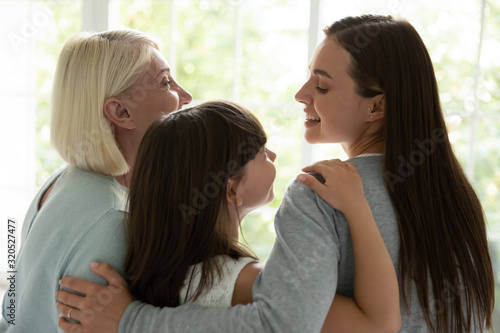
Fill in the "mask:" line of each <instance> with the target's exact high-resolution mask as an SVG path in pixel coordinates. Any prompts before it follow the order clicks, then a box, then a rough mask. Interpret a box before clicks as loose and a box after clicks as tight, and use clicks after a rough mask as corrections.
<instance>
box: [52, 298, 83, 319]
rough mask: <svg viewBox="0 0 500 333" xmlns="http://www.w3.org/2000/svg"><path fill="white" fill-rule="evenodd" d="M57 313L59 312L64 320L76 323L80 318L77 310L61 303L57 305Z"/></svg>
mask: <svg viewBox="0 0 500 333" xmlns="http://www.w3.org/2000/svg"><path fill="white" fill-rule="evenodd" d="M57 312H59V313H60V314H61V315H62V316H63V317H64V318H69V319H73V320H78V321H80V318H81V315H80V310H79V309H77V308H75V307H72V306H69V305H67V304H64V303H61V302H58V303H57Z"/></svg>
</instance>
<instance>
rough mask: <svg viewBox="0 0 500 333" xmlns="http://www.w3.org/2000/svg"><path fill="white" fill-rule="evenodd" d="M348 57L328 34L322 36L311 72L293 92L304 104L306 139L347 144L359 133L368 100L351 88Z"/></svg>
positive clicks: (352, 141)
mask: <svg viewBox="0 0 500 333" xmlns="http://www.w3.org/2000/svg"><path fill="white" fill-rule="evenodd" d="M350 60H351V57H350V55H349V54H348V53H347V51H346V50H345V49H343V48H342V47H341V46H340V45H339V44H338V43H337V42H336V41H335V40H333V39H332V38H328V37H327V38H325V40H324V41H323V42H322V43H321V44H319V45H318V47H317V48H316V50H315V52H314V55H313V58H312V60H311V64H310V68H309V69H310V72H311V76H310V77H309V79H308V80H307V82H306V83H305V84H304V85H303V86H302V88H301V89H300V90H299V91H298V92H297V94H296V95H295V99H296V100H297V101H298V102H300V103H303V104H304V106H305V107H304V112H305V117H306V120H305V124H304V125H305V127H306V131H305V139H306V141H307V142H309V143H341V144H342V145H343V146H344V145H347V146H348V147H349V146H351V145H353V144H354V143H355V142H356V141H357V140H359V139H360V137H361V136H362V134H363V132H364V130H365V127H366V121H365V119H366V110H367V109H368V107H370V104H369V103H370V101H369V100H368V99H365V98H363V97H361V96H360V95H358V94H357V93H356V92H355V91H354V86H355V85H354V81H353V80H352V78H351V77H350V76H349V74H348V73H347V70H348V66H349V63H350Z"/></svg>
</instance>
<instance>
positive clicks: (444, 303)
mask: <svg viewBox="0 0 500 333" xmlns="http://www.w3.org/2000/svg"><path fill="white" fill-rule="evenodd" d="M324 32H325V34H326V35H327V38H332V39H333V40H336V41H337V42H338V43H339V44H340V45H341V46H342V47H343V48H344V49H345V50H347V51H348V52H349V54H350V55H351V63H350V66H349V69H348V71H349V74H350V76H351V77H352V78H353V80H354V82H355V84H356V92H357V93H358V94H360V95H361V96H363V97H373V96H376V95H379V94H382V93H383V94H385V124H384V129H383V133H382V134H383V138H385V139H384V140H385V157H384V168H385V180H386V185H387V188H388V190H389V194H390V197H391V200H392V204H393V206H394V209H395V212H396V216H397V219H398V224H399V231H400V240H401V248H400V254H399V274H398V275H399V278H400V285H401V294H402V298H403V300H404V303H405V305H406V307H407V308H408V304H409V298H410V295H411V286H412V281H414V282H415V284H416V289H417V294H418V298H419V301H420V305H421V308H422V310H423V314H424V317H425V320H426V322H427V326H428V328H429V330H430V331H431V332H470V331H471V330H473V329H474V325H477V326H480V327H483V325H485V326H486V327H487V328H490V327H491V315H492V311H493V305H494V279H493V271H492V266H491V260H490V255H489V252H488V242H487V236H486V222H485V218H484V213H483V210H482V207H481V204H480V202H479V199H478V197H477V195H476V193H475V192H474V189H473V187H472V186H471V184H470V182H469V181H468V179H467V177H466V176H465V174H464V172H463V170H462V168H461V166H460V164H459V162H458V160H457V158H456V157H455V154H454V153H453V149H452V147H451V144H450V142H449V140H448V134H447V130H446V125H445V121H444V117H443V112H442V109H441V105H440V101H439V95H438V87H437V82H436V78H435V74H434V69H433V65H432V62H431V59H430V56H429V54H428V52H427V49H426V47H425V45H424V43H423V41H422V39H421V38H420V36H419V35H418V33H417V31H416V30H415V29H414V27H413V26H412V25H411V24H410V23H408V22H407V21H404V20H394V19H393V18H392V17H390V16H372V15H365V16H360V17H347V18H344V19H341V20H339V21H337V22H334V23H333V24H332V25H331V26H329V27H327V28H325V30H324ZM429 290H432V298H433V299H434V300H435V302H434V304H433V302H431V301H430V299H431V298H430V297H429ZM434 314H435V316H434ZM434 321H435V325H434V324H433V322H434Z"/></svg>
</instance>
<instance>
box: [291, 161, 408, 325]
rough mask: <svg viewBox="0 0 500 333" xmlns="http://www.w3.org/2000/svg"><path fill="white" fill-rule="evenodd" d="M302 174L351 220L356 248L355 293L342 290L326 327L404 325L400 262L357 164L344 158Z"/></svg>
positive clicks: (304, 181) (304, 180)
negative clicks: (374, 211)
mask: <svg viewBox="0 0 500 333" xmlns="http://www.w3.org/2000/svg"><path fill="white" fill-rule="evenodd" d="M304 171H305V172H310V171H313V172H318V173H320V174H321V175H322V176H323V178H324V179H325V183H324V184H321V183H320V182H319V181H318V180H316V178H314V177H313V176H311V175H301V176H299V177H300V179H301V181H302V182H303V183H304V184H306V185H307V186H309V187H310V188H311V189H313V190H315V191H316V192H317V193H318V194H319V195H320V196H321V197H322V198H323V199H324V200H325V201H326V202H328V203H329V204H330V205H332V206H333V207H335V208H336V209H338V210H340V211H342V212H343V213H344V215H345V217H346V219H347V221H348V223H349V229H350V231H351V238H352V242H353V250H354V268H355V276H354V299H351V298H348V297H344V296H341V295H336V296H335V299H334V301H333V303H332V306H331V308H330V311H329V312H328V316H327V318H326V321H325V324H324V326H323V330H322V332H378V331H380V332H386V331H397V330H399V328H400V326H401V316H400V307H399V289H398V281H397V278H396V273H395V270H394V266H393V264H392V261H391V258H390V256H389V253H388V251H387V249H386V247H385V244H384V241H383V239H382V237H381V235H380V232H379V230H378V228H377V225H376V223H375V220H374V219H373V216H372V213H371V209H370V206H369V205H368V202H367V201H366V198H365V196H364V191H363V185H362V183H361V178H360V177H359V175H358V173H357V171H356V168H355V166H354V165H353V164H352V163H350V162H347V163H343V162H341V161H339V160H332V161H323V162H318V163H316V164H313V165H311V166H309V167H306V168H304Z"/></svg>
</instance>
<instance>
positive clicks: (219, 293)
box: [180, 255, 257, 307]
mask: <svg viewBox="0 0 500 333" xmlns="http://www.w3.org/2000/svg"><path fill="white" fill-rule="evenodd" d="M216 258H217V260H218V261H219V263H220V264H221V267H222V276H221V278H220V279H219V280H215V281H214V284H213V286H212V288H210V289H209V290H204V291H203V292H202V293H201V295H200V296H199V297H198V298H197V299H196V300H195V301H194V302H191V301H189V297H191V296H192V295H193V294H194V293H195V291H196V288H197V287H198V284H199V283H200V275H201V263H200V264H197V265H194V266H191V267H190V268H189V269H188V271H187V273H186V279H185V280H184V286H183V287H182V289H181V292H180V301H181V304H185V303H191V304H198V305H204V306H210V307H229V306H231V300H232V298H233V291H234V285H235V283H236V279H237V278H238V275H240V272H241V270H242V269H243V267H245V266H246V265H248V264H249V263H252V262H257V261H256V260H255V259H253V258H248V257H243V258H240V259H238V260H235V259H232V258H231V257H228V256H225V255H220V256H217V257H216ZM193 269H195V273H194V275H193V281H192V282H191V288H190V289H191V290H190V292H189V297H188V302H185V299H186V294H187V287H188V285H189V281H188V278H189V277H190V276H191V273H192V270H193Z"/></svg>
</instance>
